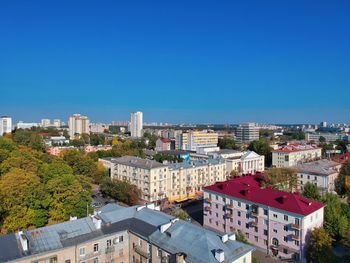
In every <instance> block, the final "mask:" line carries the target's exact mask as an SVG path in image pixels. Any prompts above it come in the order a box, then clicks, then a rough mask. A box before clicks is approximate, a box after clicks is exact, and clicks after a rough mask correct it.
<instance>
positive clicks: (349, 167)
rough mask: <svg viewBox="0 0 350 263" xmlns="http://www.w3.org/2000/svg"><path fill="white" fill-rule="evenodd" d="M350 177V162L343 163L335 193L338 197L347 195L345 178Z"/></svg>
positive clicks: (336, 181) (336, 182)
mask: <svg viewBox="0 0 350 263" xmlns="http://www.w3.org/2000/svg"><path fill="white" fill-rule="evenodd" d="M346 176H350V162H349V161H347V162H345V163H343V165H342V167H341V168H340V171H339V175H338V178H337V179H336V180H335V191H336V192H337V193H338V195H344V194H345V193H346V187H345V177H346Z"/></svg>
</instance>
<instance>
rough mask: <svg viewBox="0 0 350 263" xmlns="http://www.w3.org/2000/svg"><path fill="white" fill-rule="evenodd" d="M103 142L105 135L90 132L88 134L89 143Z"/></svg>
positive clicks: (99, 143)
mask: <svg viewBox="0 0 350 263" xmlns="http://www.w3.org/2000/svg"><path fill="white" fill-rule="evenodd" d="M104 143H105V136H104V135H103V134H96V133H92V134H91V135H90V144H91V145H95V146H96V145H101V144H104Z"/></svg>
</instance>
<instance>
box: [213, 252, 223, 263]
mask: <svg viewBox="0 0 350 263" xmlns="http://www.w3.org/2000/svg"><path fill="white" fill-rule="evenodd" d="M215 258H216V260H217V261H219V262H220V263H221V262H224V260H225V253H224V251H223V250H222V249H217V250H215Z"/></svg>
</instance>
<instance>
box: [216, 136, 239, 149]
mask: <svg viewBox="0 0 350 263" xmlns="http://www.w3.org/2000/svg"><path fill="white" fill-rule="evenodd" d="M218 146H219V147H220V149H230V150H238V149H239V147H238V146H237V145H236V142H235V140H234V139H233V138H232V137H230V136H224V137H223V138H219V141H218Z"/></svg>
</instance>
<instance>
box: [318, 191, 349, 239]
mask: <svg viewBox="0 0 350 263" xmlns="http://www.w3.org/2000/svg"><path fill="white" fill-rule="evenodd" d="M322 201H323V203H324V204H325V205H326V206H325V208H324V229H325V230H326V231H327V232H328V233H329V234H330V235H331V236H332V237H333V238H335V239H340V238H341V237H342V236H344V235H345V234H346V232H347V231H348V229H349V223H348V219H347V217H346V215H344V214H343V211H342V207H341V201H340V198H339V197H338V196H337V195H335V194H330V193H327V194H326V195H324V196H323V198H322Z"/></svg>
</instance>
